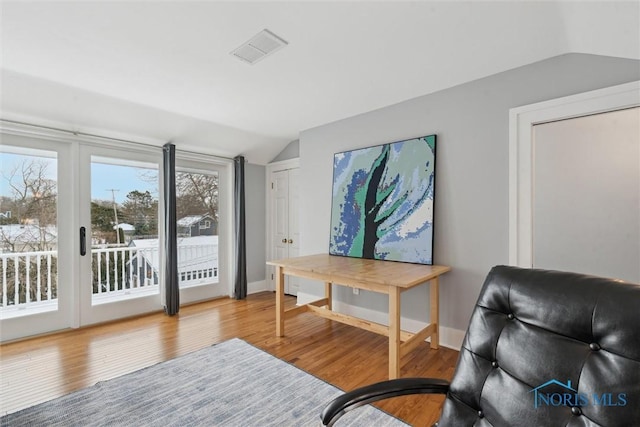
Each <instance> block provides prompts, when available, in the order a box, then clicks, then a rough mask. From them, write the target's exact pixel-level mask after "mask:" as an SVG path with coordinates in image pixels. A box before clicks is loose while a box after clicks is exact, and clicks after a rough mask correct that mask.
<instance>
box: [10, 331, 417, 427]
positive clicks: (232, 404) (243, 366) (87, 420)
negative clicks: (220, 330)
mask: <svg viewBox="0 0 640 427" xmlns="http://www.w3.org/2000/svg"><path fill="white" fill-rule="evenodd" d="M340 394H341V391H340V390H339V389H337V388H336V387H333V386H332V385H330V384H328V383H326V382H324V381H322V380H320V379H318V378H316V377H314V376H312V375H309V374H307V373H306V372H304V371H302V370H300V369H298V368H296V367H295V366H293V365H290V364H288V363H286V362H283V361H282V360H279V359H277V358H275V357H273V356H271V355H270V354H268V353H265V352H264V351H262V350H259V349H257V348H256V347H253V346H252V345H250V344H247V343H246V342H244V341H242V340H240V339H237V338H235V339H232V340H229V341H225V342H223V343H221V344H217V345H214V346H212V347H209V348H205V349H202V350H198V351H196V352H193V353H190V354H187V355H185V356H182V357H179V358H177V359H173V360H170V361H167V362H163V363H159V364H157V365H154V366H151V367H149V368H145V369H142V370H139V371H136V372H132V373H130V374H127V375H124V376H121V377H118V378H114V379H112V380H109V381H104V382H99V383H97V384H96V385H94V386H92V387H88V388H85V389H82V390H79V391H77V392H75V393H72V394H69V395H66V396H63V397H60V398H57V399H54V400H51V401H49V402H45V403H42V404H39V405H36V406H33V407H31V408H27V409H24V410H22V411H19V412H16V413H13V414H9V415H6V416H4V417H2V418H1V419H0V425H1V426H38V427H40V426H243V427H245V426H318V425H320V412H322V409H323V408H324V406H325V405H326V404H327V403H328V402H329V401H330V400H331V399H333V398H334V397H336V396H339V395H340ZM337 425H338V426H363V427H369V426H406V424H404V423H403V422H401V421H400V420H398V419H396V418H394V417H392V416H390V415H388V414H386V413H384V412H382V411H380V410H378V409H376V408H374V407H372V406H366V407H362V408H359V409H357V410H355V411H352V412H349V413H347V414H346V415H345V416H344V417H342V419H341V420H340V422H338V423H337Z"/></svg>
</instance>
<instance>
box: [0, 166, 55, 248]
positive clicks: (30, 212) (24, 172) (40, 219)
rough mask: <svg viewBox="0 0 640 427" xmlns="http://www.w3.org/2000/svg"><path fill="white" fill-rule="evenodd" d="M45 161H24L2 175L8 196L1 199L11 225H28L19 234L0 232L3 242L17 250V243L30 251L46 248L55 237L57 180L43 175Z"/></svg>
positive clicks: (45, 167) (45, 169)
mask: <svg viewBox="0 0 640 427" xmlns="http://www.w3.org/2000/svg"><path fill="white" fill-rule="evenodd" d="M48 167H49V164H48V163H47V162H45V161H43V160H36V159H33V160H25V161H23V162H22V163H20V164H17V165H15V166H14V167H12V168H10V169H9V170H8V171H7V172H4V173H3V174H2V176H3V179H4V180H5V181H6V183H7V184H8V187H9V189H10V192H11V198H7V197H5V198H4V199H3V201H4V203H3V205H4V207H3V209H5V210H10V211H11V219H12V222H13V223H14V224H16V223H17V224H22V225H25V226H29V228H28V229H25V231H24V232H22V233H6V232H5V233H2V234H1V235H0V239H2V243H3V244H4V245H7V244H8V245H11V246H12V247H13V249H14V250H16V249H19V248H18V247H17V244H18V243H21V244H24V245H26V246H27V247H30V248H31V249H32V250H46V249H48V248H49V247H51V246H52V244H53V242H54V241H55V240H56V237H57V236H56V235H57V232H55V231H54V230H52V226H53V227H55V225H56V224H57V202H56V200H57V183H56V181H55V180H53V179H50V178H47V175H48V173H47V172H48V171H47V169H48Z"/></svg>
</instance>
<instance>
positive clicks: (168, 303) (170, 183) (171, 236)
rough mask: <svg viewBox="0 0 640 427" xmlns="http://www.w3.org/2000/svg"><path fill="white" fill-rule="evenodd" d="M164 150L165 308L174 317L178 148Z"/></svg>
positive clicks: (177, 297)
mask: <svg viewBox="0 0 640 427" xmlns="http://www.w3.org/2000/svg"><path fill="white" fill-rule="evenodd" d="M162 148H163V150H162V157H163V168H164V185H163V186H162V187H163V192H164V238H165V245H164V252H165V258H166V263H165V275H164V277H165V306H164V311H165V313H167V314H168V315H169V316H173V315H175V314H177V313H178V311H179V310H180V289H179V287H178V284H179V282H178V239H177V226H176V146H175V145H173V144H171V143H167V144H165V145H164V146H163V147H162Z"/></svg>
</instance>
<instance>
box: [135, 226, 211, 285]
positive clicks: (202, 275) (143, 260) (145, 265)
mask: <svg viewBox="0 0 640 427" xmlns="http://www.w3.org/2000/svg"><path fill="white" fill-rule="evenodd" d="M129 247H135V248H138V251H137V252H136V254H135V255H133V256H132V259H131V260H130V261H128V262H127V264H128V265H131V266H132V268H133V269H134V270H133V271H134V273H133V276H134V277H135V278H136V279H135V280H138V281H140V280H147V279H148V280H149V281H151V283H145V285H150V284H156V283H158V277H159V269H160V257H159V250H158V249H159V243H158V239H134V240H132V241H131V243H129ZM127 268H129V267H127ZM218 276H219V273H218V236H195V237H179V238H178V279H179V281H180V285H197V284H204V283H212V282H214V283H217V282H218V281H219V278H218ZM139 283H140V282H139Z"/></svg>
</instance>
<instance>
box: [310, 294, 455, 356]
mask: <svg viewBox="0 0 640 427" xmlns="http://www.w3.org/2000/svg"><path fill="white" fill-rule="evenodd" d="M317 299H318V296H316V295H313V294H308V293H305V292H298V305H302V304H306V303H308V302H311V301H315V300H317ZM333 309H334V310H335V311H337V312H339V313H344V314H348V315H350V316H355V317H359V318H361V319H365V320H369V321H371V322H376V323H380V324H382V325H388V324H389V316H388V314H387V313H386V312H382V311H376V310H372V309H369V308H364V307H358V306H355V305H351V304H347V303H344V302H341V301H335V300H334V301H333ZM400 322H401V324H402V329H404V330H405V331H408V332H418V331H419V330H421V329H423V328H424V327H425V326H427V325H428V323H427V322H423V321H419V320H415V319H408V318H406V317H401V318H400ZM439 329H440V345H441V346H443V347H447V348H451V349H453V350H456V351H460V348H461V347H462V341H463V340H464V334H465V331H462V330H460V329H454V328H449V327H446V326H440V328H439ZM429 340H430V338H427V339H426V340H425V341H429Z"/></svg>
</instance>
